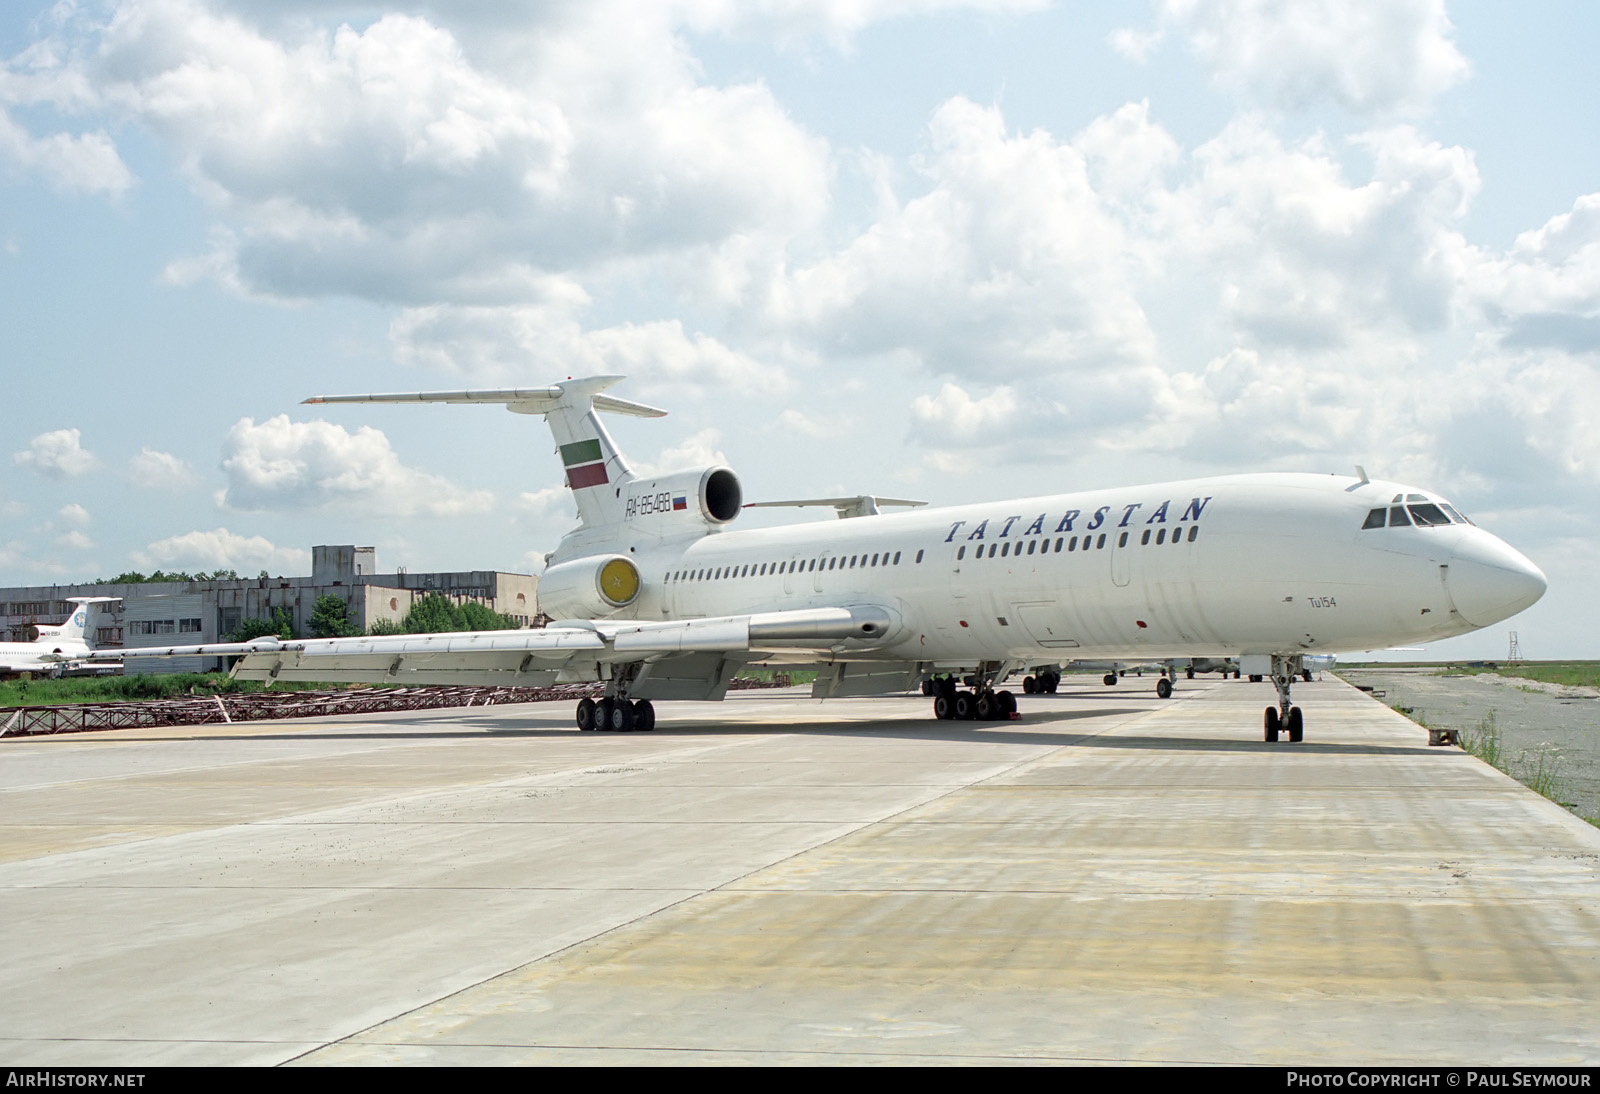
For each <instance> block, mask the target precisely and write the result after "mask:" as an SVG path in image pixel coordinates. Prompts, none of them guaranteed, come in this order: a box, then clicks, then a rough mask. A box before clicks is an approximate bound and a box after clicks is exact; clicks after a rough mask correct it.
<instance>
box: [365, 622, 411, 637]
mask: <svg viewBox="0 0 1600 1094" xmlns="http://www.w3.org/2000/svg"><path fill="white" fill-rule="evenodd" d="M367 633H368V634H370V635H373V636H374V637H377V636H381V635H385V634H405V633H406V629H405V628H404V627H402V626H401V625H400V624H398V623H396V622H395V621H394V620H392V619H374V620H373V621H372V626H370V627H368V628H367Z"/></svg>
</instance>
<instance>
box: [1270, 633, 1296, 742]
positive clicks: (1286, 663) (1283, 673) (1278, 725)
mask: <svg viewBox="0 0 1600 1094" xmlns="http://www.w3.org/2000/svg"><path fill="white" fill-rule="evenodd" d="M1297 660H1298V658H1294V657H1282V656H1279V655H1278V654H1273V657H1272V686H1273V687H1275V688H1277V689H1278V705H1277V706H1275V707H1268V708H1267V709H1266V712H1265V713H1264V714H1263V716H1262V721H1263V722H1264V723H1265V726H1264V734H1263V736H1264V737H1265V739H1266V740H1267V741H1268V742H1272V741H1276V740H1277V739H1278V734H1279V733H1287V734H1288V735H1289V741H1290V743H1292V744H1298V743H1299V742H1300V741H1302V740H1304V739H1305V716H1304V715H1303V714H1301V713H1300V708H1299V707H1296V706H1290V705H1289V685H1290V683H1292V682H1293V680H1294V678H1295V675H1296V673H1297V671H1298V670H1297V669H1296V667H1295V662H1296V661H1297Z"/></svg>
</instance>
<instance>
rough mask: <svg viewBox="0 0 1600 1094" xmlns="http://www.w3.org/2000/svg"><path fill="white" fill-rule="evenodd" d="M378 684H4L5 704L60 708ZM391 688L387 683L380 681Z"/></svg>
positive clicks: (213, 679) (174, 675) (211, 678)
mask: <svg viewBox="0 0 1600 1094" xmlns="http://www.w3.org/2000/svg"><path fill="white" fill-rule="evenodd" d="M351 686H357V687H369V686H373V685H365V684H362V685H350V684H325V683H312V682H309V681H307V682H302V683H293V684H291V683H285V682H282V681H279V682H277V683H273V684H264V683H262V682H261V681H259V680H235V679H234V678H233V677H231V676H228V675H227V674H225V673H220V672H164V673H139V674H138V675H135V676H76V677H74V676H67V677H62V678H60V679H56V680H51V679H42V680H10V681H7V682H5V683H0V707H54V706H65V705H68V704H70V703H116V702H121V701H124V700H128V699H176V698H181V697H185V696H190V695H202V696H203V695H254V694H258V693H260V692H263V691H268V690H271V691H279V692H283V691H332V690H337V689H339V688H347V687H351ZM377 686H380V687H381V686H387V685H377Z"/></svg>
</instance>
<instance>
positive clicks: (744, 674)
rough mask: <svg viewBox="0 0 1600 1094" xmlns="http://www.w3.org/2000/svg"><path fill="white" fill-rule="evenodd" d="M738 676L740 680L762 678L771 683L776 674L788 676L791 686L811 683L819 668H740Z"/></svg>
mask: <svg viewBox="0 0 1600 1094" xmlns="http://www.w3.org/2000/svg"><path fill="white" fill-rule="evenodd" d="M736 676H737V677H738V678H739V679H740V680H760V681H762V682H763V683H767V684H770V683H772V681H773V678H774V677H775V676H787V677H788V678H789V684H790V686H798V685H800V684H809V683H811V682H813V681H814V680H816V678H817V670H816V669H806V670H804V671H801V672H789V671H788V670H786V669H740V670H739V671H738V673H736Z"/></svg>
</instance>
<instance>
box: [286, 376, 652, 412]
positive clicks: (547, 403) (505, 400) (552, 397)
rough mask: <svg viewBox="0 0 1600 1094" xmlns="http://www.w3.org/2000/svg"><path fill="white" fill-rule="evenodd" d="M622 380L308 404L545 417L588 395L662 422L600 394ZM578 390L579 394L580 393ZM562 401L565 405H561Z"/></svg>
mask: <svg viewBox="0 0 1600 1094" xmlns="http://www.w3.org/2000/svg"><path fill="white" fill-rule="evenodd" d="M621 379H622V377H621V376H595V377H591V378H590V379H587V380H581V381H580V380H569V381H567V382H566V383H565V384H556V385H552V386H550V387H505V388H485V389H478V390H472V391H398V392H391V393H388V394H378V395H314V396H312V397H311V398H309V399H307V400H305V402H306V403H307V404H318V403H485V404H489V405H494V404H497V403H498V404H500V405H501V406H504V407H507V408H508V409H510V410H514V411H516V412H517V413H519V414H546V413H548V412H550V411H552V410H555V409H556V408H557V407H558V406H561V405H568V406H570V405H573V402H574V396H577V395H581V394H587V395H588V396H589V400H590V402H591V404H592V405H593V406H594V408H595V409H596V410H603V411H605V412H607V413H609V414H627V415H631V416H632V417H635V418H662V417H665V416H666V413H667V412H666V411H665V410H662V409H660V408H659V407H653V406H646V405H645V404H644V403H636V402H633V401H632V400H631V399H619V398H617V397H616V396H615V395H606V394H603V391H604V389H605V388H607V387H610V386H611V385H612V384H615V383H617V382H618V381H620V380H621ZM580 387H581V389H582V390H581V391H580V390H579V389H580ZM563 400H565V403H563Z"/></svg>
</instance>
